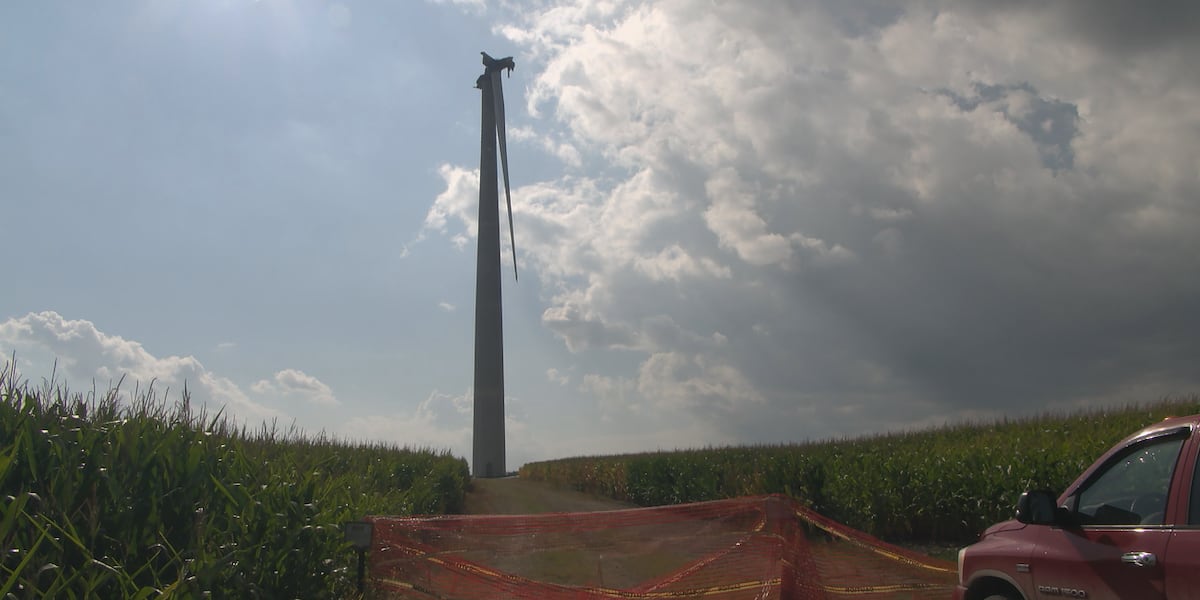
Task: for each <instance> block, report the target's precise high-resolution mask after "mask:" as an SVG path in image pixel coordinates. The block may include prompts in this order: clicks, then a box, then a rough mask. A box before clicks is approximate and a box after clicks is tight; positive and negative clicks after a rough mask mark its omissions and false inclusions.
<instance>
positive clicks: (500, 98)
mask: <svg viewBox="0 0 1200 600" xmlns="http://www.w3.org/2000/svg"><path fill="white" fill-rule="evenodd" d="M483 56H484V57H485V59H487V58H491V57H490V56H488V55H487V54H484V55H483ZM503 61H508V63H509V64H508V65H502V66H504V67H505V68H508V69H509V70H511V69H512V66H511V65H512V59H511V58H506V59H502V60H501V61H499V62H503ZM485 62H486V61H485ZM489 70H490V71H491V76H492V99H493V101H494V102H495V105H496V139H497V140H498V141H499V142H500V167H501V169H500V170H501V172H502V173H503V174H504V201H505V203H507V205H508V241H509V245H510V246H511V247H512V257H513V279H515V280H519V279H520V277H519V276H518V275H517V239H516V234H514V233H513V215H512V194H511V192H510V191H509V185H508V144H507V143H506V141H505V137H504V127H505V124H504V88H503V87H502V84H501V83H500V69H489Z"/></svg>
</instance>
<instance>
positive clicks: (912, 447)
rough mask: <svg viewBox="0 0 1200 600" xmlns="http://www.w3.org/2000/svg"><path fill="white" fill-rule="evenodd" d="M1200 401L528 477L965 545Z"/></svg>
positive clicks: (543, 466)
mask: <svg viewBox="0 0 1200 600" xmlns="http://www.w3.org/2000/svg"><path fill="white" fill-rule="evenodd" d="M1197 412H1200V396H1191V397H1187V398H1182V399H1176V400H1166V401H1162V402H1159V403H1156V404H1153V405H1147V406H1134V407H1127V408H1124V409H1120V410H1109V411H1098V412H1085V413H1078V414H1072V415H1043V416H1040V417H1035V418H1029V419H1023V420H1005V421H1001V422H996V423H988V424H967V425H958V426H947V427H942V428H939V429H934V430H930V431H923V432H914V433H902V434H894V435H882V436H876V437H869V438H862V439H846V440H835V441H825V442H816V443H806V444H796V445H783V446H751V447H729V448H708V449H703V450H685V451H676V452H655V453H647V454H633V455H622V456H608V457H580V458H568V459H562V460H552V461H546V462H537V463H530V464H526V465H525V466H523V467H521V471H520V475H521V476H522V477H526V478H529V479H533V480H539V481H548V482H551V483H555V484H558V485H562V486H565V487H570V488H573V489H577V490H580V491H586V492H590V493H596V494H601V495H605V496H610V497H613V498H616V499H619V500H626V501H630V502H634V503H637V504H640V505H642V506H655V505H664V504H678V503H684V502H699V501H705V500H716V499H722V498H735V497H738V496H748V495H757V494H774V493H783V494H787V495H789V496H792V497H794V498H796V499H797V500H799V501H801V502H802V503H804V504H806V505H807V506H808V507H810V508H812V509H814V510H816V511H817V512H819V513H821V514H823V515H825V516H828V517H831V518H833V519H835V520H837V521H840V522H842V523H845V524H847V525H849V526H851V527H854V528H855V529H859V530H862V531H865V532H867V533H870V534H872V535H875V536H877V537H881V538H884V539H889V540H893V541H898V542H913V543H927V542H928V543H935V544H938V543H965V542H970V541H973V540H974V539H975V538H976V537H977V536H978V535H979V533H980V532H981V531H982V530H983V529H984V528H985V527H987V526H988V525H990V524H992V523H995V522H997V521H1001V520H1004V519H1008V518H1011V517H1012V514H1013V508H1014V506H1015V504H1016V500H1017V497H1018V496H1019V495H1020V493H1021V492H1022V491H1024V490H1027V489H1039V488H1040V489H1051V490H1062V489H1063V488H1065V487H1066V486H1067V485H1069V484H1070V483H1071V482H1072V481H1074V479H1075V478H1076V477H1077V476H1078V475H1079V473H1080V472H1081V471H1083V469H1085V468H1087V467H1088V466H1089V465H1090V464H1091V463H1092V461H1094V460H1095V459H1096V458H1097V457H1098V456H1100V455H1101V454H1103V453H1104V452H1105V451H1106V450H1108V448H1109V447H1111V446H1112V445H1113V444H1114V443H1116V442H1117V441H1119V440H1121V439H1122V438H1124V437H1125V436H1127V435H1129V434H1130V433H1132V432H1133V431H1136V430H1137V429H1139V428H1141V427H1143V426H1145V425H1148V424H1150V423H1153V422H1156V421H1159V420H1161V419H1163V418H1165V417H1167V416H1170V415H1187V414H1194V413H1197Z"/></svg>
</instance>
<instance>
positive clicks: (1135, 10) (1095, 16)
mask: <svg viewBox="0 0 1200 600" xmlns="http://www.w3.org/2000/svg"><path fill="white" fill-rule="evenodd" d="M953 6H960V4H956V5H953ZM961 6H970V7H972V8H973V9H974V10H975V11H978V12H979V13H982V14H988V15H1003V14H1004V13H1010V12H1014V11H1017V12H1024V13H1028V14H1032V15H1036V16H1037V17H1039V18H1044V19H1047V20H1049V21H1050V23H1051V24H1052V27H1050V28H1048V29H1052V30H1057V31H1059V32H1061V33H1062V34H1066V35H1072V36H1077V37H1079V38H1081V39H1084V40H1086V41H1087V42H1088V43H1091V44H1093V45H1094V46H1096V47H1098V48H1101V49H1105V50H1107V51H1112V52H1119V53H1126V52H1146V51H1157V50H1160V49H1162V48H1164V47H1168V46H1172V45H1174V44H1178V43H1183V44H1186V45H1190V46H1196V45H1197V44H1198V43H1200V40H1197V36H1196V32H1197V30H1198V29H1200V3H1196V2H1191V1H1189V0H1175V1H1163V2H1125V1H1122V0H1095V1H1090V0H1068V1H1065V2H1038V1H1036V0H973V1H972V2H968V3H962V4H961Z"/></svg>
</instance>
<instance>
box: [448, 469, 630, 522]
mask: <svg viewBox="0 0 1200 600" xmlns="http://www.w3.org/2000/svg"><path fill="white" fill-rule="evenodd" d="M465 508H466V510H464V511H463V512H465V513H466V514H468V515H532V514H540V513H553V512H592V511H602V510H620V509H623V508H636V506H635V505H633V504H629V503H627V502H620V501H617V500H613V499H611V498H604V497H601V496H593V495H591V494H584V493H582V492H577V491H575V490H569V489H565V488H560V487H557V486H554V485H551V484H548V483H543V482H540V481H530V480H528V479H521V478H519V477H503V478H499V479H472V480H471V489H470V491H468V492H467V499H466V505H465Z"/></svg>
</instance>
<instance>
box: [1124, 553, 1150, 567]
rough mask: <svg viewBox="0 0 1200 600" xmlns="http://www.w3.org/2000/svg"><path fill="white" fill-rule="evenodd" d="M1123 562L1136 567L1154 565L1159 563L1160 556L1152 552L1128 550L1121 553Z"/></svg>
mask: <svg viewBox="0 0 1200 600" xmlns="http://www.w3.org/2000/svg"><path fill="white" fill-rule="evenodd" d="M1121 562H1123V563H1125V564H1127V565H1133V566H1135V567H1153V566H1154V565H1156V564H1158V558H1157V557H1155V556H1154V554H1153V553H1150V552H1126V553H1125V554H1122V555H1121Z"/></svg>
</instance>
